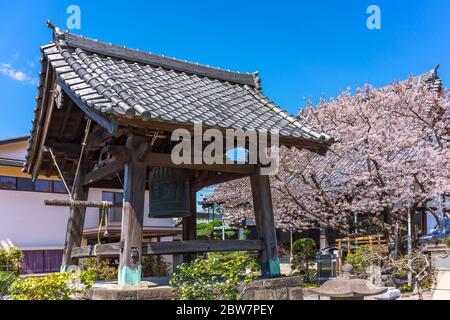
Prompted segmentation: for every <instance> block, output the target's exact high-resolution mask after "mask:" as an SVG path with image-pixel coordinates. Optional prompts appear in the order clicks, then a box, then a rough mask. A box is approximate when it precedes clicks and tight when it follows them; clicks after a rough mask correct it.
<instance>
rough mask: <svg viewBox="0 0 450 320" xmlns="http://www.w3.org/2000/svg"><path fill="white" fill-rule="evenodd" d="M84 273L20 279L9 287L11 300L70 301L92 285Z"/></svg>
mask: <svg viewBox="0 0 450 320" xmlns="http://www.w3.org/2000/svg"><path fill="white" fill-rule="evenodd" d="M94 280H95V279H94V278H92V274H90V273H89V272H86V271H81V270H78V271H75V272H62V273H60V272H57V273H52V274H48V275H46V276H43V277H30V278H21V279H18V280H17V281H15V282H14V283H13V284H12V286H11V290H10V291H11V296H10V298H11V299H12V300H70V299H73V298H76V297H78V296H81V295H83V294H84V293H86V292H87V290H89V288H90V287H91V286H92V284H93V283H94Z"/></svg>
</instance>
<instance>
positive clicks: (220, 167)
mask: <svg viewBox="0 0 450 320" xmlns="http://www.w3.org/2000/svg"><path fill="white" fill-rule="evenodd" d="M145 163H146V164H147V165H148V166H149V167H173V168H184V169H191V170H205V171H220V172H228V173H239V174H243V175H250V174H252V173H253V172H255V169H256V165H252V164H239V163H236V164H174V163H173V162H172V158H171V155H170V154H166V153H154V152H151V153H149V154H148V155H147V157H146V158H145Z"/></svg>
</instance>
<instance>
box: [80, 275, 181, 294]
mask: <svg viewBox="0 0 450 320" xmlns="http://www.w3.org/2000/svg"><path fill="white" fill-rule="evenodd" d="M169 279H170V278H169V277H164V278H144V279H142V281H141V284H140V285H139V286H122V285H118V284H117V281H101V282H97V283H95V284H94V285H93V286H92V288H91V289H90V290H89V292H88V293H87V295H86V299H88V300H170V299H172V292H171V289H170V287H169V286H168V282H169Z"/></svg>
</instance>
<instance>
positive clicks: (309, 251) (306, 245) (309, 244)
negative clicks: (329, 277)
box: [292, 238, 316, 260]
mask: <svg viewBox="0 0 450 320" xmlns="http://www.w3.org/2000/svg"><path fill="white" fill-rule="evenodd" d="M292 254H293V255H294V256H300V257H302V258H304V259H306V260H313V259H315V258H316V242H315V241H314V240H313V239H311V238H303V239H298V240H297V241H295V242H294V244H293V245H292Z"/></svg>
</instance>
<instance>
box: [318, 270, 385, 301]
mask: <svg viewBox="0 0 450 320" xmlns="http://www.w3.org/2000/svg"><path fill="white" fill-rule="evenodd" d="M352 273H353V266H352V265H350V264H345V265H344V266H342V275H340V276H338V277H337V278H335V279H331V280H328V281H327V282H325V283H324V284H323V285H321V286H320V287H319V288H317V289H312V290H311V291H312V292H314V293H316V294H318V295H319V296H328V297H330V300H364V297H365V296H373V295H378V294H381V293H384V292H386V291H387V289H388V288H378V287H375V286H374V285H373V284H371V283H370V282H368V281H367V280H364V279H356V278H354V276H353V275H352Z"/></svg>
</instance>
